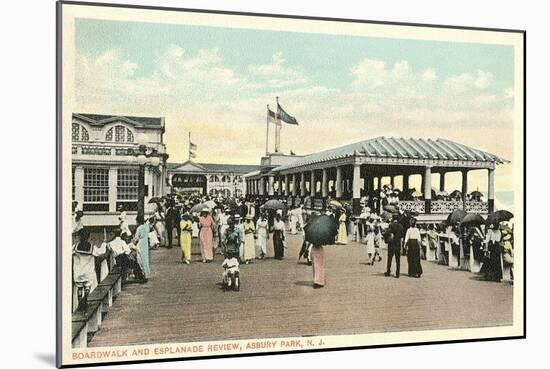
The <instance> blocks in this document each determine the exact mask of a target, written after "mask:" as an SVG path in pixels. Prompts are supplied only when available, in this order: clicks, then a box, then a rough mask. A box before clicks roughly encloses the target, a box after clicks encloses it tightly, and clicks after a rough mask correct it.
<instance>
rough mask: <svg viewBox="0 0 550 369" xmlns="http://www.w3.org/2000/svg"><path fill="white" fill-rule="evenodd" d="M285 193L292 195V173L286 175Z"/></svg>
mask: <svg viewBox="0 0 550 369" xmlns="http://www.w3.org/2000/svg"><path fill="white" fill-rule="evenodd" d="M284 195H285V196H286V197H288V196H290V174H287V175H285V191H284Z"/></svg>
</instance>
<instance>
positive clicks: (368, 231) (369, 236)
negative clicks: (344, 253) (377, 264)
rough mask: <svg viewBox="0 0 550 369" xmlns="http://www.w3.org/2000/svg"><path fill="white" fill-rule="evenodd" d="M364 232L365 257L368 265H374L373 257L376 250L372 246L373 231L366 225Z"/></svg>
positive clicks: (373, 245)
mask: <svg viewBox="0 0 550 369" xmlns="http://www.w3.org/2000/svg"><path fill="white" fill-rule="evenodd" d="M365 232H366V236H365V243H366V244H367V255H368V257H369V261H368V264H369V265H374V256H375V253H376V248H375V244H374V229H372V227H371V226H370V225H366V227H365Z"/></svg>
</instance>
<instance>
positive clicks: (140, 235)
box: [134, 215, 151, 282]
mask: <svg viewBox="0 0 550 369" xmlns="http://www.w3.org/2000/svg"><path fill="white" fill-rule="evenodd" d="M136 221H137V223H138V228H137V229H136V234H135V238H134V241H135V243H136V246H137V254H138V255H137V260H138V264H139V265H140V266H141V267H142V269H143V270H142V272H143V280H142V282H147V280H148V279H149V277H151V264H150V250H149V233H151V227H150V224H149V222H146V221H145V220H144V218H143V216H142V215H140V216H138V217H136Z"/></svg>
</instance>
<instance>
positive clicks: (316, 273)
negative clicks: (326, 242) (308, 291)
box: [311, 245, 325, 288]
mask: <svg viewBox="0 0 550 369" xmlns="http://www.w3.org/2000/svg"><path fill="white" fill-rule="evenodd" d="M311 259H312V264H313V288H321V287H324V286H325V249H324V248H323V246H322V245H319V246H316V245H313V247H312V248H311Z"/></svg>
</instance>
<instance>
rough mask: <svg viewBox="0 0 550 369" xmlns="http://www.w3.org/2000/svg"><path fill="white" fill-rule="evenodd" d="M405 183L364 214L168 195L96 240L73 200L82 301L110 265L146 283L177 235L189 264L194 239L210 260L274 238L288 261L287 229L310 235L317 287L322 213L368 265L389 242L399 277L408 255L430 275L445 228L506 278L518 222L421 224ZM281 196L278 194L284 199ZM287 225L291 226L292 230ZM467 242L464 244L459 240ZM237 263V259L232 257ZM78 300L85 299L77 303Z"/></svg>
mask: <svg viewBox="0 0 550 369" xmlns="http://www.w3.org/2000/svg"><path fill="white" fill-rule="evenodd" d="M400 198H402V196H400V193H399V191H398V190H394V189H392V188H391V186H384V187H383V189H382V190H381V191H380V192H379V193H378V197H370V196H365V197H363V198H362V199H361V200H360V206H361V211H360V214H359V215H358V216H354V215H353V214H352V212H351V207H350V206H349V204H345V203H344V204H340V203H339V202H338V201H329V202H327V206H326V208H325V209H323V210H322V211H319V212H315V211H308V212H306V211H305V210H304V207H303V204H302V205H298V206H296V207H294V208H288V207H287V206H286V204H285V203H284V200H282V201H279V203H280V206H276V207H269V206H267V205H268V204H267V203H265V204H264V203H261V202H260V201H257V200H256V201H254V200H252V201H248V200H246V199H244V198H236V199H234V198H223V197H221V196H217V197H210V196H200V195H196V194H191V195H168V196H165V197H163V198H156V199H153V200H154V201H153V200H152V202H151V203H150V204H148V206H149V208H150V211H149V212H146V213H147V217H145V216H143V215H138V216H137V217H136V224H135V225H134V224H130V223H129V219H128V215H127V213H126V212H125V211H123V209H120V210H121V211H120V214H119V217H118V220H119V224H118V226H117V227H115V229H114V230H113V231H112V232H109V236H110V237H109V238H108V237H107V232H106V231H105V230H104V237H103V240H102V241H97V240H91V239H90V230H89V229H88V228H87V227H85V226H84V224H83V217H84V213H83V212H82V211H81V210H78V209H77V205H78V204H73V281H74V286H75V291H76V295H77V296H78V300H79V301H80V300H84V301H85V297H86V296H87V294H89V293H90V291H91V290H93V289H94V288H95V286H97V283H98V281H100V280H101V279H102V278H104V277H105V276H106V273H108V266H109V265H110V264H115V265H119V266H120V268H121V269H122V275H123V283H126V282H127V280H128V275H129V274H133V276H134V280H135V281H136V282H139V283H147V281H148V280H149V278H150V277H151V274H152V273H151V250H154V249H158V248H159V247H166V248H172V247H173V245H174V241H176V243H177V244H178V245H179V247H180V249H181V257H180V258H179V260H178V262H179V263H181V264H184V265H186V264H190V263H191V262H192V261H193V260H192V253H191V245H192V241H193V239H198V243H199V245H200V258H201V259H200V261H202V262H203V263H210V262H212V261H213V260H214V258H215V256H216V255H217V254H221V255H223V256H224V259H225V260H224V264H227V263H228V262H229V261H230V260H231V259H235V260H237V261H238V263H244V264H250V263H253V262H254V261H256V260H262V259H264V258H265V257H266V255H267V254H268V251H267V250H268V243H269V240H270V238H271V239H272V247H273V256H274V259H276V260H283V258H284V257H285V249H286V233H287V232H288V233H290V234H293V235H298V234H300V235H302V236H303V245H302V249H301V250H300V255H299V258H300V257H302V256H303V257H305V258H306V260H307V263H308V264H310V265H312V266H313V281H314V284H313V286H314V287H315V288H320V287H323V286H324V285H325V275H324V249H323V246H326V245H320V244H313V243H311V242H308V240H307V237H306V236H305V229H306V228H307V226H308V220H309V219H313V216H315V215H318V214H323V215H327V216H328V217H330V219H333V222H334V224H335V226H336V228H335V229H336V233H335V235H334V242H327V244H342V245H344V244H347V243H348V239H350V238H351V239H352V240H354V241H356V242H359V243H362V244H364V245H365V248H366V257H367V264H368V265H374V263H375V262H380V261H381V260H382V253H381V249H387V254H386V255H387V260H386V272H385V275H386V276H390V275H391V267H392V263H393V260H394V259H395V264H396V268H395V274H394V275H395V277H397V278H398V277H399V276H400V257H401V256H402V255H406V256H407V262H408V275H409V276H410V277H415V278H420V277H421V276H422V274H423V270H422V265H421V259H422V257H423V256H425V253H426V251H427V249H430V250H434V249H438V250H439V254H438V255H437V256H436V258H438V260H439V261H444V260H445V259H446V257H447V256H446V255H445V251H444V250H443V249H442V248H441V247H438V242H439V241H438V234H441V233H445V234H446V235H448V237H449V238H450V239H451V240H452V242H451V244H452V247H451V250H450V251H449V252H457V251H456V247H457V245H461V247H462V251H460V250H459V253H460V254H461V257H462V258H463V260H465V259H466V258H468V257H469V254H470V250H473V251H472V252H473V253H474V255H473V256H474V258H475V259H476V260H479V261H480V263H481V264H482V269H481V273H482V274H483V275H484V276H485V277H486V279H488V280H495V281H497V280H498V281H500V279H502V267H501V258H502V260H504V263H509V264H513V235H512V232H511V228H510V227H508V226H505V225H504V226H503V225H502V224H500V223H499V224H487V225H479V224H478V225H475V226H469V227H463V226H461V225H460V224H458V223H457V224H438V225H434V224H431V225H425V224H424V225H420V226H418V225H417V221H416V218H415V216H416V215H417V214H414V213H411V212H407V211H405V212H403V211H401V210H400V209H399V207H398V203H399V199H400ZM277 201H278V200H277ZM287 228H288V230H287ZM458 247H460V246H458ZM232 263H233V264H234V262H232ZM77 305H78V304H77Z"/></svg>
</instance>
